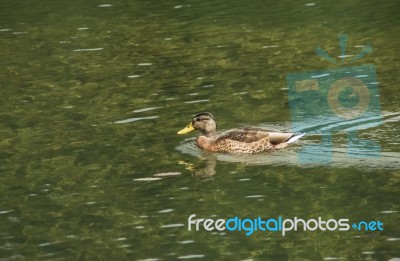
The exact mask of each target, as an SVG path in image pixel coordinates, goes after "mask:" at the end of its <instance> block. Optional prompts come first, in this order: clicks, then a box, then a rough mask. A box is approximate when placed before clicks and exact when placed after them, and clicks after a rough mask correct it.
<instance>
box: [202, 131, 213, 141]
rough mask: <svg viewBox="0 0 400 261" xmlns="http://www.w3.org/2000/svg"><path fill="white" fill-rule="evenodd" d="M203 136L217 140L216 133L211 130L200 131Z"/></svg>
mask: <svg viewBox="0 0 400 261" xmlns="http://www.w3.org/2000/svg"><path fill="white" fill-rule="evenodd" d="M201 134H202V135H203V136H206V137H207V138H209V139H216V138H217V131H216V130H212V131H202V133H201Z"/></svg>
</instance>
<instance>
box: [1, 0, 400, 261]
mask: <svg viewBox="0 0 400 261" xmlns="http://www.w3.org/2000/svg"><path fill="white" fill-rule="evenodd" d="M312 3H313V2H307V1H294V0H285V1H251V2H245V1H222V0H218V1H194V0H192V1H170V0H168V1H139V0H135V1H128V0H110V1H94V0H90V1H72V2H71V1H48V0H38V1H22V0H17V1H10V0H2V1H0V57H1V60H0V101H1V103H0V127H1V128H0V135H1V136H0V137H1V138H0V173H1V175H0V195H1V199H0V260H146V259H147V260H176V259H195V260H197V259H200V260H336V259H338V260H392V261H394V260H399V258H400V226H399V224H400V212H399V211H400V200H399V198H400V193H399V185H400V163H399V161H400V143H399V140H400V134H399V133H400V126H399V116H400V104H399V102H398V101H399V100H400V94H399V81H400V74H399V71H400V60H399V58H398V57H399V52H400V16H399V15H398V14H399V11H400V4H399V2H398V1H396V0H390V1H380V2H377V1H372V0H369V1H361V0H359V1H357V0H347V1H342V0H340V1H319V2H315V3H314V4H312ZM343 33H346V34H348V43H347V51H346V53H347V54H354V55H356V54H358V53H359V52H360V51H361V50H362V48H363V46H366V45H367V44H368V43H371V45H372V47H373V52H371V53H369V54H367V55H365V57H363V58H362V59H360V60H359V61H357V62H356V63H355V64H353V65H362V64H374V65H375V67H376V74H377V78H378V81H379V94H380V96H379V100H380V108H381V111H382V115H383V119H382V121H383V124H381V125H380V126H376V127H373V128H368V129H365V130H362V131H361V133H360V137H363V138H366V139H369V140H373V141H374V142H376V143H378V144H380V146H381V149H382V151H381V153H382V156H381V157H380V158H379V159H375V158H372V159H367V160H362V159H351V158H348V157H346V153H345V152H343V150H345V149H346V146H347V145H346V144H347V135H346V132H345V131H343V132H337V133H335V134H334V136H333V143H334V145H335V148H337V154H335V156H334V157H333V159H334V160H333V161H332V164H322V165H315V164H300V163H299V162H298V161H297V153H298V151H299V150H300V148H301V147H302V146H305V145H309V144H315V143H318V142H319V141H320V137H319V136H318V135H310V136H308V137H305V138H304V139H302V141H300V142H299V143H298V144H297V145H295V146H293V147H292V148H289V149H287V150H283V151H281V152H279V153H264V154H262V155H261V156H260V155H256V156H254V157H252V156H250V157H241V156H236V157H234V156H230V155H210V154H207V153H203V152H201V151H199V150H198V149H197V148H195V147H194V146H193V145H192V143H193V137H195V136H194V135H192V134H190V135H188V136H178V135H176V132H177V131H178V130H179V129H181V128H183V127H184V126H186V124H187V123H188V122H189V121H190V120H191V117H192V116H193V115H194V114H195V113H198V112H201V111H210V112H212V113H213V114H214V115H215V116H216V118H217V119H218V126H219V127H220V129H229V128H234V127H239V126H243V125H254V126H272V127H274V128H277V129H282V130H288V129H290V121H291V114H290V107H289V102H288V100H289V97H288V91H287V85H286V82H285V79H286V76H287V75H288V74H289V73H297V72H309V71H315V70H331V69H335V68H338V67H340V66H342V65H341V64H340V63H338V64H336V65H335V64H332V63H330V62H329V61H326V60H324V59H322V58H321V57H318V56H317V55H316V54H315V49H316V47H318V46H320V47H321V48H323V49H324V50H326V51H327V52H328V53H329V54H330V55H331V56H333V57H334V58H335V59H337V56H338V55H340V50H339V45H338V44H339V42H338V38H337V36H338V35H339V34H343ZM337 60H338V61H339V59H337ZM345 61H348V60H346V59H345ZM345 65H346V64H345ZM347 95H348V94H347ZM321 153H322V152H321ZM166 172H174V173H175V174H179V175H174V176H167V177H162V178H161V179H157V180H153V181H143V180H141V179H143V178H150V177H151V178H154V177H155V176H154V174H158V173H166ZM191 214H196V215H197V218H214V219H218V218H223V219H228V218H231V217H235V216H238V217H240V218H243V219H244V218H256V217H258V216H260V217H263V218H277V217H278V216H282V217H284V218H294V217H299V218H303V219H311V218H318V217H322V218H323V219H325V220H328V219H330V218H334V219H341V218H347V219H349V220H350V221H360V220H367V221H372V220H380V221H381V222H383V223H384V230H383V231H357V230H354V229H350V231H342V232H339V231H325V232H324V231H318V230H317V231H303V230H300V231H292V232H289V233H288V234H287V235H286V236H282V235H281V234H280V232H260V231H256V232H255V233H254V234H253V235H251V236H249V237H247V236H246V235H245V232H244V231H236V232H230V231H224V232H218V231H211V232H209V231H205V230H204V229H201V230H200V231H198V232H196V231H188V229H187V219H188V217H189V216H190V215H191Z"/></svg>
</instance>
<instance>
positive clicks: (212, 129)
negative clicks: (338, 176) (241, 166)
mask: <svg viewBox="0 0 400 261" xmlns="http://www.w3.org/2000/svg"><path fill="white" fill-rule="evenodd" d="M193 130H199V131H201V135H200V136H198V137H197V138H196V145H197V146H198V147H200V148H202V149H205V150H209V151H213V152H225V153H239V154H240V153H241V154H253V153H258V152H261V151H270V150H276V149H282V148H285V147H287V146H288V145H289V144H290V143H292V142H294V141H296V140H298V139H299V138H301V137H302V136H303V135H304V134H300V135H294V134H293V133H283V132H270V131H267V130H265V129H262V128H240V129H232V130H229V131H227V132H224V133H222V134H220V135H218V134H217V123H216V121H215V118H214V116H213V115H212V114H211V113H209V112H202V113H199V114H197V115H195V116H194V117H193V119H192V121H191V122H190V123H189V125H188V126H186V127H185V128H183V129H182V130H180V131H178V134H185V133H188V132H191V131H193Z"/></svg>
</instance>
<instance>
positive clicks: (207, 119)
mask: <svg viewBox="0 0 400 261" xmlns="http://www.w3.org/2000/svg"><path fill="white" fill-rule="evenodd" d="M194 130H199V131H201V133H202V134H203V135H205V136H207V137H210V136H216V130H217V123H216V122H215V118H214V116H213V115H212V114H211V113H209V112H201V113H199V114H197V115H195V116H194V117H193V119H192V121H191V122H190V123H189V124H188V126H186V127H185V128H183V129H182V130H180V131H178V134H185V133H188V132H191V131H194Z"/></svg>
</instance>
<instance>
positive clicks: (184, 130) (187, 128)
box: [178, 123, 195, 134]
mask: <svg viewBox="0 0 400 261" xmlns="http://www.w3.org/2000/svg"><path fill="white" fill-rule="evenodd" d="M194 130H195V128H194V127H193V125H192V123H189V125H188V126H186V127H185V128H183V129H181V130H180V131H178V134H185V133H188V132H191V131H194Z"/></svg>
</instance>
